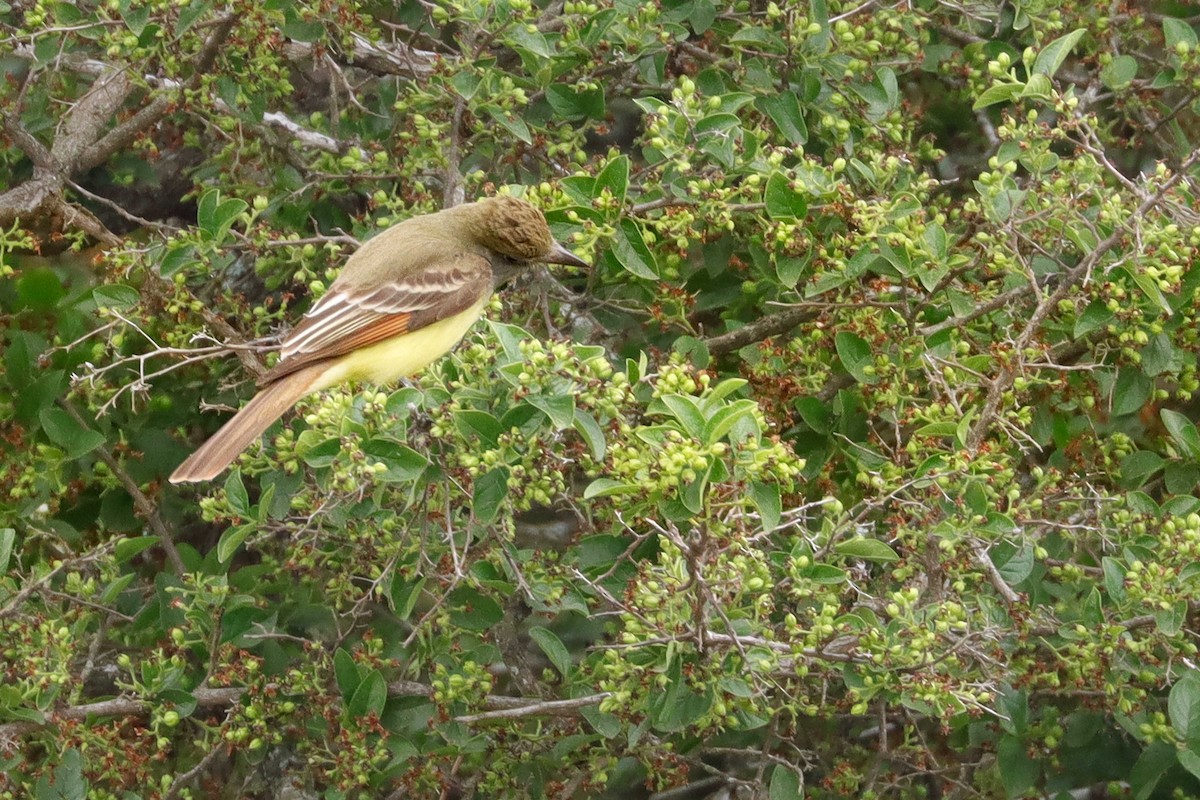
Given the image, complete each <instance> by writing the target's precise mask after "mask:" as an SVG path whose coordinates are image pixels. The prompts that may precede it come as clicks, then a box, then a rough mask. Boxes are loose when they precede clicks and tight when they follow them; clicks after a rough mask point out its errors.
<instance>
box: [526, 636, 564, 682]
mask: <svg viewBox="0 0 1200 800" xmlns="http://www.w3.org/2000/svg"><path fill="white" fill-rule="evenodd" d="M529 638H531V639H533V641H535V642H537V646H538V647H540V648H542V652H543V653H545V654H546V658H548V659H550V663H551V664H553V665H554V668H555V669H557V670H558V672H559V674H560V675H562V676H563V677H564V678H566V677H567V676H568V675H569V674H570V672H571V654H570V653H569V652H568V651H567V648H566V646H565V645H564V644H563V643H562V640H561V639H559V638H558V637H557V636H556V635H554V632H553V631H551V630H549V629H548V628H542V627H540V626H534V627H532V628H530V629H529Z"/></svg>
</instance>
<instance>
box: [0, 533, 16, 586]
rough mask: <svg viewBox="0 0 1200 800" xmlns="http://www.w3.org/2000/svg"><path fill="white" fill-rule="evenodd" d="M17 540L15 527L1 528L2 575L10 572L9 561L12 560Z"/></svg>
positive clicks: (0, 564)
mask: <svg viewBox="0 0 1200 800" xmlns="http://www.w3.org/2000/svg"><path fill="white" fill-rule="evenodd" d="M16 541H17V532H16V530H14V529H13V528H0V575H3V574H4V573H5V572H8V562H9V561H10V560H12V554H13V545H14V544H15V543H16Z"/></svg>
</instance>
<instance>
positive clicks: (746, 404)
mask: <svg viewBox="0 0 1200 800" xmlns="http://www.w3.org/2000/svg"><path fill="white" fill-rule="evenodd" d="M756 408H758V404H757V403H755V402H754V401H753V400H736V401H734V402H733V403H730V404H729V405H727V406H725V407H724V408H722V409H720V410H719V411H717V413H715V414H713V415H712V416H711V417H709V419H708V422H706V423H705V424H704V431H703V432H702V434H701V436H700V441H702V442H704V444H715V443H716V442H719V441H720V440H721V439H723V438H725V436H726V434H728V433H729V432H730V431H732V430H733V429H734V427H735V426H737V424H738V423H739V422H741V421H742V420H743V419H745V418H747V417H749V418H753V416H754V410H755V409H756Z"/></svg>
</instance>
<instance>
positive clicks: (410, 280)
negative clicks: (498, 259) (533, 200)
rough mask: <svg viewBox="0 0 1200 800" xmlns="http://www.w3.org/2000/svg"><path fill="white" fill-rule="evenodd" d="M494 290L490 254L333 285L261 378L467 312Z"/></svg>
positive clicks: (270, 378)
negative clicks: (366, 282) (365, 282)
mask: <svg viewBox="0 0 1200 800" xmlns="http://www.w3.org/2000/svg"><path fill="white" fill-rule="evenodd" d="M491 290H492V270H491V266H490V264H489V263H488V261H487V259H486V258H484V257H482V256H479V255H476V254H473V253H460V254H457V255H454V256H449V257H447V258H445V259H443V260H441V261H439V262H438V263H437V265H436V268H431V269H425V270H421V271H418V272H415V273H412V274H409V275H405V276H403V277H400V278H396V279H393V280H389V281H386V282H384V283H382V284H380V285H377V286H372V287H353V286H348V287H339V286H338V283H337V281H335V282H334V284H333V286H331V287H330V289H329V292H328V294H326V295H325V296H324V297H322V298H321V299H320V300H319V301H318V302H317V304H316V305H315V306H313V308H312V310H311V311H309V312H308V314H306V315H305V317H304V319H303V320H302V321H301V323H300V324H299V325H297V326H296V327H295V328H293V329H292V331H291V333H289V334H288V335H287V337H286V338H285V339H284V340H283V344H282V345H281V346H280V351H279V352H280V356H281V358H280V360H279V363H278V364H276V365H275V366H274V367H273V368H272V369H271V370H270V371H269V372H267V374H266V375H264V376H263V377H262V379H261V380H260V383H270V382H272V381H275V380H278V379H279V378H282V377H283V376H285V375H289V374H291V373H293V372H295V371H296V370H298V369H302V368H303V367H306V366H308V365H309V364H313V363H316V362H318V361H325V360H326V359H330V358H336V357H337V356H341V355H345V354H346V353H350V352H352V351H354V350H359V349H362V348H364V347H369V346H371V345H373V344H378V343H379V342H382V341H385V340H387V339H391V338H393V337H396V336H400V335H401V334H405V333H412V332H413V331H417V330H420V329H421V328H424V327H425V326H426V325H432V324H433V323H435V322H437V321H439V320H443V319H446V318H447V317H452V316H454V315H455V314H458V313H460V312H463V311H466V310H467V309H468V308H470V307H471V306H472V305H474V304H475V303H476V302H478V300H479V298H480V297H481V296H482V295H483V294H484V293H485V292H491Z"/></svg>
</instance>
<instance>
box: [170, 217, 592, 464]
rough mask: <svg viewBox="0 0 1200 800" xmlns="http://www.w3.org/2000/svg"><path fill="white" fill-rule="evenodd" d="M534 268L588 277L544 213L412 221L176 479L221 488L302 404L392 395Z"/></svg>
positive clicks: (370, 252)
mask: <svg viewBox="0 0 1200 800" xmlns="http://www.w3.org/2000/svg"><path fill="white" fill-rule="evenodd" d="M532 262H549V263H555V264H569V265H573V266H577V267H587V266H588V264H587V262H585V261H583V260H581V259H579V258H577V257H576V256H575V255H574V254H572V253H571V251H569V250H567V248H565V247H564V246H562V245H561V244H559V243H558V242H556V241H554V238H553V237H552V236H551V235H550V228H549V227H548V226H547V225H546V218H545V217H544V216H542V212H541V211H539V210H538V209H537V208H535V207H534V206H532V205H531V204H529V203H527V202H526V201H524V200H519V199H517V198H515V197H492V198H488V199H485V200H480V201H479V202H476V203H467V204H465V205H460V206H456V207H454V208H449V209H446V210H444V211H439V212H437V213H435V214H427V215H425V216H419V217H413V218H411V219H407V220H405V221H403V222H401V223H399V224H397V225H394V226H392V227H390V228H388V229H387V230H385V231H383V232H382V233H380V234H379V235H377V236H375V237H374V238H373V239H371V240H370V241H368V242H367V243H366V244H364V245H363V246H362V247H360V248H359V249H358V251H357V252H355V253H354V255H352V256H351V257H350V258H349V259H348V260H347V261H346V266H345V267H343V269H342V274H341V275H339V276H338V278H337V280H335V281H334V282H333V284H332V285H331V286H330V287H329V291H328V292H327V293H326V294H325V296H324V297H322V298H321V299H320V301H318V302H317V304H316V305H315V306H313V308H312V310H311V311H309V312H308V314H307V315H306V316H305V317H304V319H303V321H301V323H300V324H299V325H297V326H296V327H295V328H293V329H292V331H291V333H289V334H288V335H287V337H286V338H285V339H284V340H283V344H282V345H281V346H280V351H279V352H280V359H279V362H278V363H277V364H276V365H275V366H274V367H273V368H272V369H271V370H270V371H268V372H267V373H266V374H265V375H264V376H263V377H262V378H261V379H260V381H259V385H260V386H261V387H262V388H261V389H260V390H259V392H258V394H256V395H255V396H254V397H253V398H252V399H251V400H250V402H249V403H247V404H246V405H245V406H243V407H242V409H241V410H240V411H238V413H237V414H236V415H234V417H233V419H231V420H229V421H228V422H226V423H225V425H224V426H223V427H222V428H221V429H220V430H219V431H217V432H216V433H215V434H214V435H213V436H212V438H211V439H209V440H208V441H207V442H205V443H204V444H203V445H201V446H200V449H198V450H197V451H196V452H194V453H192V455H191V456H189V457H188V459H187V460H186V461H184V462H183V463H182V464H180V465H179V468H178V469H176V470H175V472H173V473H172V474H171V483H189V482H192V481H205V480H211V479H212V478H215V477H216V476H217V475H219V474H220V473H221V471H222V470H224V469H225V468H226V467H227V466H229V464H230V463H232V462H233V460H234V459H235V458H237V457H238V454H240V453H241V452H242V451H243V450H245V449H246V447H248V446H249V445H250V443H251V442H253V441H254V440H255V439H257V438H258V437H259V436H260V435H262V433H263V431H265V430H266V429H267V427H268V426H270V424H271V423H272V422H274V421H275V420H277V419H279V417H280V416H282V415H283V413H284V412H285V411H287V410H288V409H289V408H291V407H292V406H293V405H295V403H296V401H298V400H299V399H300V398H302V397H304V396H305V395H306V394H309V393H310V392H315V391H318V390H320V389H325V388H328V387H330V386H334V385H336V384H339V383H343V382H345V381H349V380H366V381H370V382H372V383H389V382H391V381H394V380H396V379H397V378H400V377H402V376H405V375H412V374H413V373H415V372H418V371H420V370H421V369H423V368H424V367H425V366H427V365H428V364H429V363H431V362H432V361H435V360H436V359H437V358H439V357H440V356H442V355H444V354H445V353H447V352H449V351H450V349H451V348H452V347H454V345H455V344H457V343H458V341H459V340H460V339H461V338H462V337H463V336H464V335H465V334H466V332H467V330H468V329H469V328H470V327H471V325H472V324H473V323H474V322H475V320H476V319H478V318H479V315H480V314H481V313H482V312H483V307H484V305H485V304H486V303H487V301H488V298H489V297H491V294H492V291H493V289H494V288H495V287H497V286H499V285H500V284H501V283H503V282H504V281H505V280H507V279H508V278H509V277H511V276H512V275H513V274H514V273H515V272H516V271H518V270H519V269H522V268H524V267H527V266H529V265H530V263H532Z"/></svg>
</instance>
